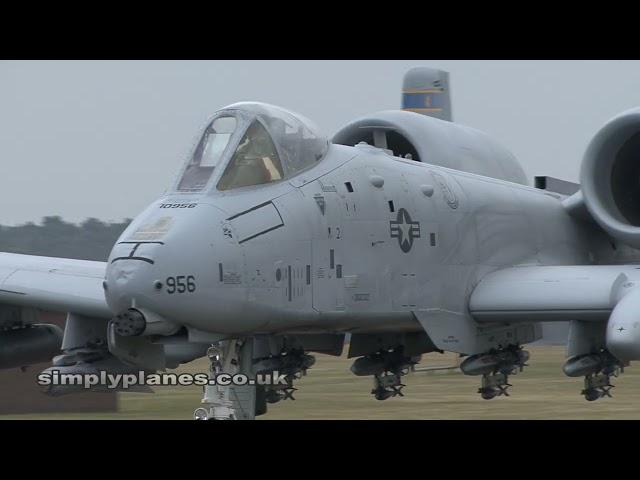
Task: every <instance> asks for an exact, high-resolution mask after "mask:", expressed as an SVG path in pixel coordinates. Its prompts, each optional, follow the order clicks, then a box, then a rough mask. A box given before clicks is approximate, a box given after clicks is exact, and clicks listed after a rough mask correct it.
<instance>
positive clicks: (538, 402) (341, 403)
mask: <svg viewBox="0 0 640 480" xmlns="http://www.w3.org/2000/svg"><path fill="white" fill-rule="evenodd" d="M529 351H530V352H531V360H530V361H529V364H530V366H529V367H527V368H525V371H524V372H523V373H521V374H518V375H516V376H513V377H511V383H512V384H513V387H512V388H511V389H510V393H511V396H510V397H499V398H496V399H493V400H489V401H487V400H482V399H481V398H480V396H479V395H478V394H477V393H476V391H477V388H478V386H479V384H480V379H479V378H478V377H468V376H465V375H462V374H461V373H459V372H457V371H450V372H431V373H422V372H415V373H412V374H410V375H408V376H406V377H404V379H405V382H404V383H405V384H406V385H407V386H406V387H405V389H404V393H405V397H396V398H391V399H389V400H386V401H384V402H380V401H377V400H375V399H374V398H373V397H372V396H371V395H370V394H369V392H370V390H371V385H372V382H371V379H370V378H369V377H366V378H361V377H356V376H354V375H353V374H352V373H351V372H350V371H349V367H350V365H351V363H352V360H349V359H347V358H346V356H343V357H340V358H335V357H328V356H325V355H317V356H316V358H317V362H316V364H315V365H314V367H313V368H312V369H310V370H309V374H308V375H307V376H306V377H304V378H303V379H302V380H300V381H299V382H298V383H297V385H296V386H297V387H298V388H299V389H300V390H298V392H296V394H295V396H296V400H295V401H290V400H286V401H282V402H280V403H278V404H275V405H269V411H268V413H267V414H266V415H264V416H262V417H259V419H260V420H263V419H264V420H281V419H312V420H323V419H385V420H391V419H487V420H488V419H640V369H634V368H633V366H631V367H630V368H628V369H627V370H626V372H625V373H624V374H623V375H622V376H620V377H619V378H616V379H613V382H612V383H614V384H615V385H617V386H616V388H614V389H613V395H614V398H606V399H602V400H599V401H596V402H587V401H586V400H584V398H583V397H582V396H581V395H580V390H581V389H582V385H583V380H582V379H581V378H568V377H566V376H565V375H564V374H563V373H562V370H561V367H562V364H563V363H564V347H531V348H529ZM452 362H453V356H452V355H438V354H429V355H425V356H424V358H423V361H422V363H421V364H420V366H430V365H432V366H433V365H443V364H446V363H452ZM206 370H207V362H206V361H205V360H199V361H196V362H193V363H191V364H189V365H185V366H184V367H182V368H181V369H180V370H179V371H186V372H206ZM119 398H120V409H119V410H120V411H119V412H117V413H95V414H46V415H45V414H43V415H11V416H9V415H5V416H0V419H20V418H25V419H26V418H29V419H190V418H191V415H192V413H193V410H194V409H195V408H196V407H198V405H199V402H200V399H201V387H157V388H156V393H155V394H139V393H126V394H120V397H119Z"/></svg>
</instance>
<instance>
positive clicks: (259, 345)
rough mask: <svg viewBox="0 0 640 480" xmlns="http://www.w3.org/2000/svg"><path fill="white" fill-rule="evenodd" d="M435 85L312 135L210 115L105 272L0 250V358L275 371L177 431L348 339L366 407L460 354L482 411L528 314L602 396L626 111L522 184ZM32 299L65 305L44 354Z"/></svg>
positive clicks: (242, 112) (629, 253)
mask: <svg viewBox="0 0 640 480" xmlns="http://www.w3.org/2000/svg"><path fill="white" fill-rule="evenodd" d="M449 91H450V90H449V78H448V74H447V73H446V72H442V71H438V70H434V69H429V68H423V67H420V68H416V69H413V70H411V71H409V72H408V73H407V74H406V76H405V79H404V85H403V93H402V109H401V110H395V111H383V112H379V113H374V114H371V115H367V116H364V117H362V118H359V119H356V120H354V121H353V122H351V123H349V124H348V125H346V126H345V127H344V128H342V129H340V130H339V131H338V132H337V133H336V134H335V135H334V136H333V138H332V139H331V140H329V139H328V138H327V137H325V136H323V135H322V134H321V133H320V132H319V130H318V129H317V127H316V126H315V125H314V124H313V123H312V122H311V121H309V120H308V119H306V118H305V117H303V116H301V115H298V114H296V113H293V112H290V111H287V110H285V109H282V108H279V107H275V106H272V105H267V104H262V103H252V102H244V103H236V104H233V105H230V106H228V107H225V108H222V109H220V110H218V111H217V112H216V113H215V114H214V115H213V117H212V118H211V119H210V120H209V121H208V122H207V124H206V127H205V128H204V131H203V133H202V136H201V138H200V140H199V142H197V144H196V145H194V148H193V150H192V153H191V155H190V157H189V158H188V160H187V161H186V163H185V165H184V167H183V168H182V170H181V171H180V173H179V175H178V176H177V179H176V181H175V183H174V184H173V185H172V186H171V187H170V188H169V189H168V190H167V192H166V193H165V194H164V195H163V196H162V197H161V198H159V199H158V200H157V201H155V202H153V203H152V204H151V205H150V206H149V207H148V208H147V209H146V210H145V211H143V212H142V213H141V214H140V215H139V216H138V217H137V218H136V219H135V220H134V221H133V222H132V223H131V225H130V226H129V227H128V228H127V229H126V231H125V232H124V233H123V234H122V236H121V238H120V239H119V240H118V241H117V243H116V244H115V245H114V247H113V251H112V252H111V255H110V257H109V259H108V261H107V262H104V263H102V262H90V261H78V260H67V259H60V258H45V257H37V256H24V255H13V254H0V304H1V308H0V326H1V327H2V333H0V367H1V368H11V367H17V366H23V365H28V364H32V363H36V362H39V361H42V360H49V359H51V357H52V356H54V355H56V354H57V353H59V349H60V348H61V350H62V354H60V355H57V356H55V358H53V366H52V367H51V369H55V370H57V371H59V372H66V373H88V372H99V371H108V372H139V371H143V372H158V371H163V370H164V369H167V368H174V367H177V366H178V365H179V364H181V363H185V362H189V361H191V360H193V359H196V358H199V357H203V356H205V355H206V356H207V357H208V358H209V360H210V363H211V372H210V373H209V374H210V375H211V376H215V375H217V374H219V373H220V372H228V373H238V372H244V373H245V374H246V375H248V376H252V375H256V374H257V373H258V372H271V371H280V372H284V373H285V374H286V379H287V381H286V384H283V385H274V386H250V385H243V386H238V385H236V386H234V385H229V386H221V385H212V386H206V387H204V398H203V404H202V406H200V407H199V408H198V409H197V410H196V411H195V414H194V416H195V418H196V419H244V418H254V417H255V416H256V415H259V414H262V413H264V412H265V411H266V406H267V403H273V402H277V401H280V400H283V399H286V398H291V397H292V396H293V395H292V393H293V391H294V390H295V387H294V381H295V380H296V378H298V377H299V376H300V375H302V374H304V373H306V371H307V369H309V367H311V366H312V365H313V357H312V355H310V353H313V352H321V353H324V354H329V355H341V354H342V351H343V345H344V344H345V335H346V334H350V341H349V350H348V356H349V357H350V358H354V359H355V360H354V363H353V366H352V371H353V373H354V374H356V375H368V376H371V377H372V379H373V389H372V391H371V394H372V395H373V396H374V397H375V398H377V399H379V400H386V399H389V398H392V397H395V396H398V395H402V394H403V390H402V388H403V386H404V385H403V384H402V377H403V375H405V374H407V373H409V372H410V371H411V370H412V369H413V366H414V365H415V364H416V363H417V362H419V361H420V358H421V355H422V354H425V353H428V352H437V351H440V352H443V351H447V352H455V353H458V354H460V355H461V356H463V357H464V361H463V362H462V363H461V366H460V368H461V370H462V372H463V373H465V374H467V375H477V376H478V377H479V379H480V386H479V389H478V393H479V394H480V396H481V397H482V398H484V399H491V398H495V397H497V396H501V395H509V390H508V389H509V387H511V384H510V383H509V381H510V376H511V375H513V374H515V373H519V372H520V371H522V369H523V368H525V367H526V362H528V361H529V354H528V353H527V352H526V351H525V350H524V349H523V346H524V345H525V344H527V343H530V342H533V341H535V340H538V339H539V338H540V337H541V327H540V322H543V321H545V322H547V321H561V322H571V328H570V335H569V343H568V352H567V357H568V360H567V362H566V364H565V365H564V371H565V373H566V374H567V375H569V376H584V377H585V380H584V382H585V383H584V390H583V391H582V394H583V395H584V396H585V398H586V399H587V400H596V399H599V398H603V397H607V396H610V395H611V392H610V390H611V388H612V386H613V385H612V384H611V377H613V376H616V375H618V374H619V373H620V372H622V370H623V368H624V367H625V366H627V365H628V364H629V362H630V361H632V360H636V359H640V320H638V318H637V312H638V311H640V288H638V287H639V286H640V265H639V262H640V253H639V252H638V249H639V248H640V181H639V178H640V162H639V161H638V160H637V156H638V155H639V154H640V109H636V110H629V111H627V112H624V113H622V114H620V115H619V116H617V117H615V118H614V119H612V120H611V121H609V122H608V123H606V124H605V125H604V126H603V127H602V129H601V130H600V131H599V132H597V134H596V135H595V136H594V138H593V140H592V141H591V143H590V144H589V145H588V148H587V150H586V153H585V156H584V160H583V163H582V169H581V175H580V185H575V184H572V183H569V182H563V181H560V180H556V179H552V178H549V177H538V178H536V182H535V185H534V186H530V185H529V182H528V180H527V178H526V177H525V175H524V172H523V170H522V168H521V166H520V165H519V164H518V162H517V160H516V159H515V158H514V156H513V155H512V154H511V153H509V152H508V151H507V150H506V149H505V148H503V147H502V146H501V145H500V144H498V143H497V142H496V141H494V140H492V139H491V138H489V137H488V136H487V135H485V134H483V133H481V132H480V131H478V130H475V129H473V128H469V127H465V126H462V125H459V124H456V123H454V122H453V121H452V118H451V100H450V95H449ZM38 309H44V310H51V311H58V312H65V313H67V315H68V316H67V322H66V327H65V330H64V337H63V339H62V342H61V345H60V341H61V332H60V331H59V330H57V329H56V327H54V326H51V325H44V324H39V323H38V320H37V310H38ZM51 369H49V370H51ZM100 388H105V387H104V386H101V385H97V386H96V387H95V389H100ZM49 390H50V391H49V393H51V394H62V393H67V392H72V391H75V390H78V388H73V387H70V386H60V385H55V386H51V387H49ZM366 393H368V392H363V394H366Z"/></svg>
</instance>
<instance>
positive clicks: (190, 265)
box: [104, 204, 238, 325]
mask: <svg viewBox="0 0 640 480" xmlns="http://www.w3.org/2000/svg"><path fill="white" fill-rule="evenodd" d="M194 205H195V206H193V207H190V208H189V207H187V208H177V209H166V208H162V207H161V206H160V204H154V205H152V206H151V207H149V209H147V210H146V211H145V212H144V213H143V214H142V215H140V217H138V218H137V219H136V220H135V221H134V222H133V223H132V224H131V225H130V226H129V227H128V228H127V230H126V231H125V232H124V233H123V234H122V236H121V237H120V239H119V240H118V242H117V243H116V245H115V246H114V248H113V250H112V252H111V255H110V257H109V260H108V265H107V272H106V279H105V284H104V286H105V297H106V300H107V304H108V305H109V307H110V308H111V310H112V312H113V313H114V316H115V315H119V314H122V313H123V312H125V311H127V310H128V309H130V308H136V309H144V310H145V311H148V312H153V313H155V314H157V315H160V316H162V317H163V318H165V319H166V320H169V321H173V322H176V323H179V324H183V325H188V324H189V322H190V321H192V320H195V321H196V322H197V321H198V317H199V316H201V315H202V312H203V311H204V312H206V311H207V310H209V311H210V305H208V304H206V303H207V302H210V301H211V300H212V297H213V295H212V294H213V293H214V290H215V287H216V285H215V283H214V278H217V277H215V275H214V272H217V268H216V265H217V264H218V262H220V261H222V260H221V259H223V258H227V259H228V258H230V257H235V256H237V251H238V246H237V244H233V243H231V242H229V241H228V239H226V238H225V237H224V235H223V225H224V222H225V218H226V217H227V215H226V214H225V212H223V211H222V210H220V209H218V208H217V207H214V206H211V205H206V204H194Z"/></svg>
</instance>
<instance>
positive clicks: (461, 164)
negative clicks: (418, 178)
mask: <svg viewBox="0 0 640 480" xmlns="http://www.w3.org/2000/svg"><path fill="white" fill-rule="evenodd" d="M332 142H333V143H336V144H339V145H347V146H355V145H358V144H359V143H361V142H364V143H366V144H369V145H372V146H374V147H377V148H379V149H381V150H386V151H387V152H389V153H391V154H392V155H393V156H395V157H402V158H405V159H410V160H414V161H418V162H424V163H428V164H431V165H439V166H442V167H447V168H452V169H454V170H461V171H463V172H469V173H475V174H478V175H484V176H486V177H492V178H498V179H501V180H507V181H509V182H514V183H520V184H522V185H527V177H526V175H525V173H524V170H523V169H522V167H521V166H520V164H519V163H518V161H517V160H516V158H515V157H514V156H513V154H512V153H511V152H509V151H508V150H507V149H506V148H504V147H503V146H502V145H500V144H499V143H498V142H496V141H495V140H493V139H492V138H491V137H489V136H488V135H487V134H485V133H483V132H481V131H479V130H476V129H474V128H471V127H466V126H463V125H460V124H457V123H452V122H447V121H444V120H438V119H437V118H431V117H428V116H425V115H420V114H418V113H414V112H404V111H395V110H390V111H384V112H378V113H374V114H372V115H369V116H366V117H362V118H359V119H356V120H354V121H352V122H351V123H349V124H348V125H346V126H344V127H343V128H342V129H340V131H338V132H337V133H336V134H335V135H334V137H333V139H332Z"/></svg>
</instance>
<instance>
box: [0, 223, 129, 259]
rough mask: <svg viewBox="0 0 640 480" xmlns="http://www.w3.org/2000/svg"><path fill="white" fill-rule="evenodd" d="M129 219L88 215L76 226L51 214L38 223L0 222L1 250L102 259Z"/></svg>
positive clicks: (107, 253) (109, 250) (106, 255)
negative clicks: (117, 220) (104, 219)
mask: <svg viewBox="0 0 640 480" xmlns="http://www.w3.org/2000/svg"><path fill="white" fill-rule="evenodd" d="M130 222H131V219H126V220H124V221H123V222H122V223H105V222H102V221H101V220H98V219H97V218H88V219H87V220H85V221H84V222H82V223H81V224H80V225H76V224H74V223H68V222H65V221H64V220H63V219H62V218H61V217H58V216H53V217H44V218H43V219H42V223H41V224H40V225H37V224H35V223H32V222H29V223H26V224H24V225H18V226H15V227H6V226H1V225H0V252H8V253H22V254H27V255H43V256H47V257H64V258H75V259H79V260H98V261H105V260H106V259H107V257H108V256H109V252H111V248H112V247H113V244H114V243H115V242H116V240H117V239H118V237H119V236H120V234H121V233H122V232H123V231H124V229H125V228H126V227H127V225H129V223H130Z"/></svg>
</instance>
